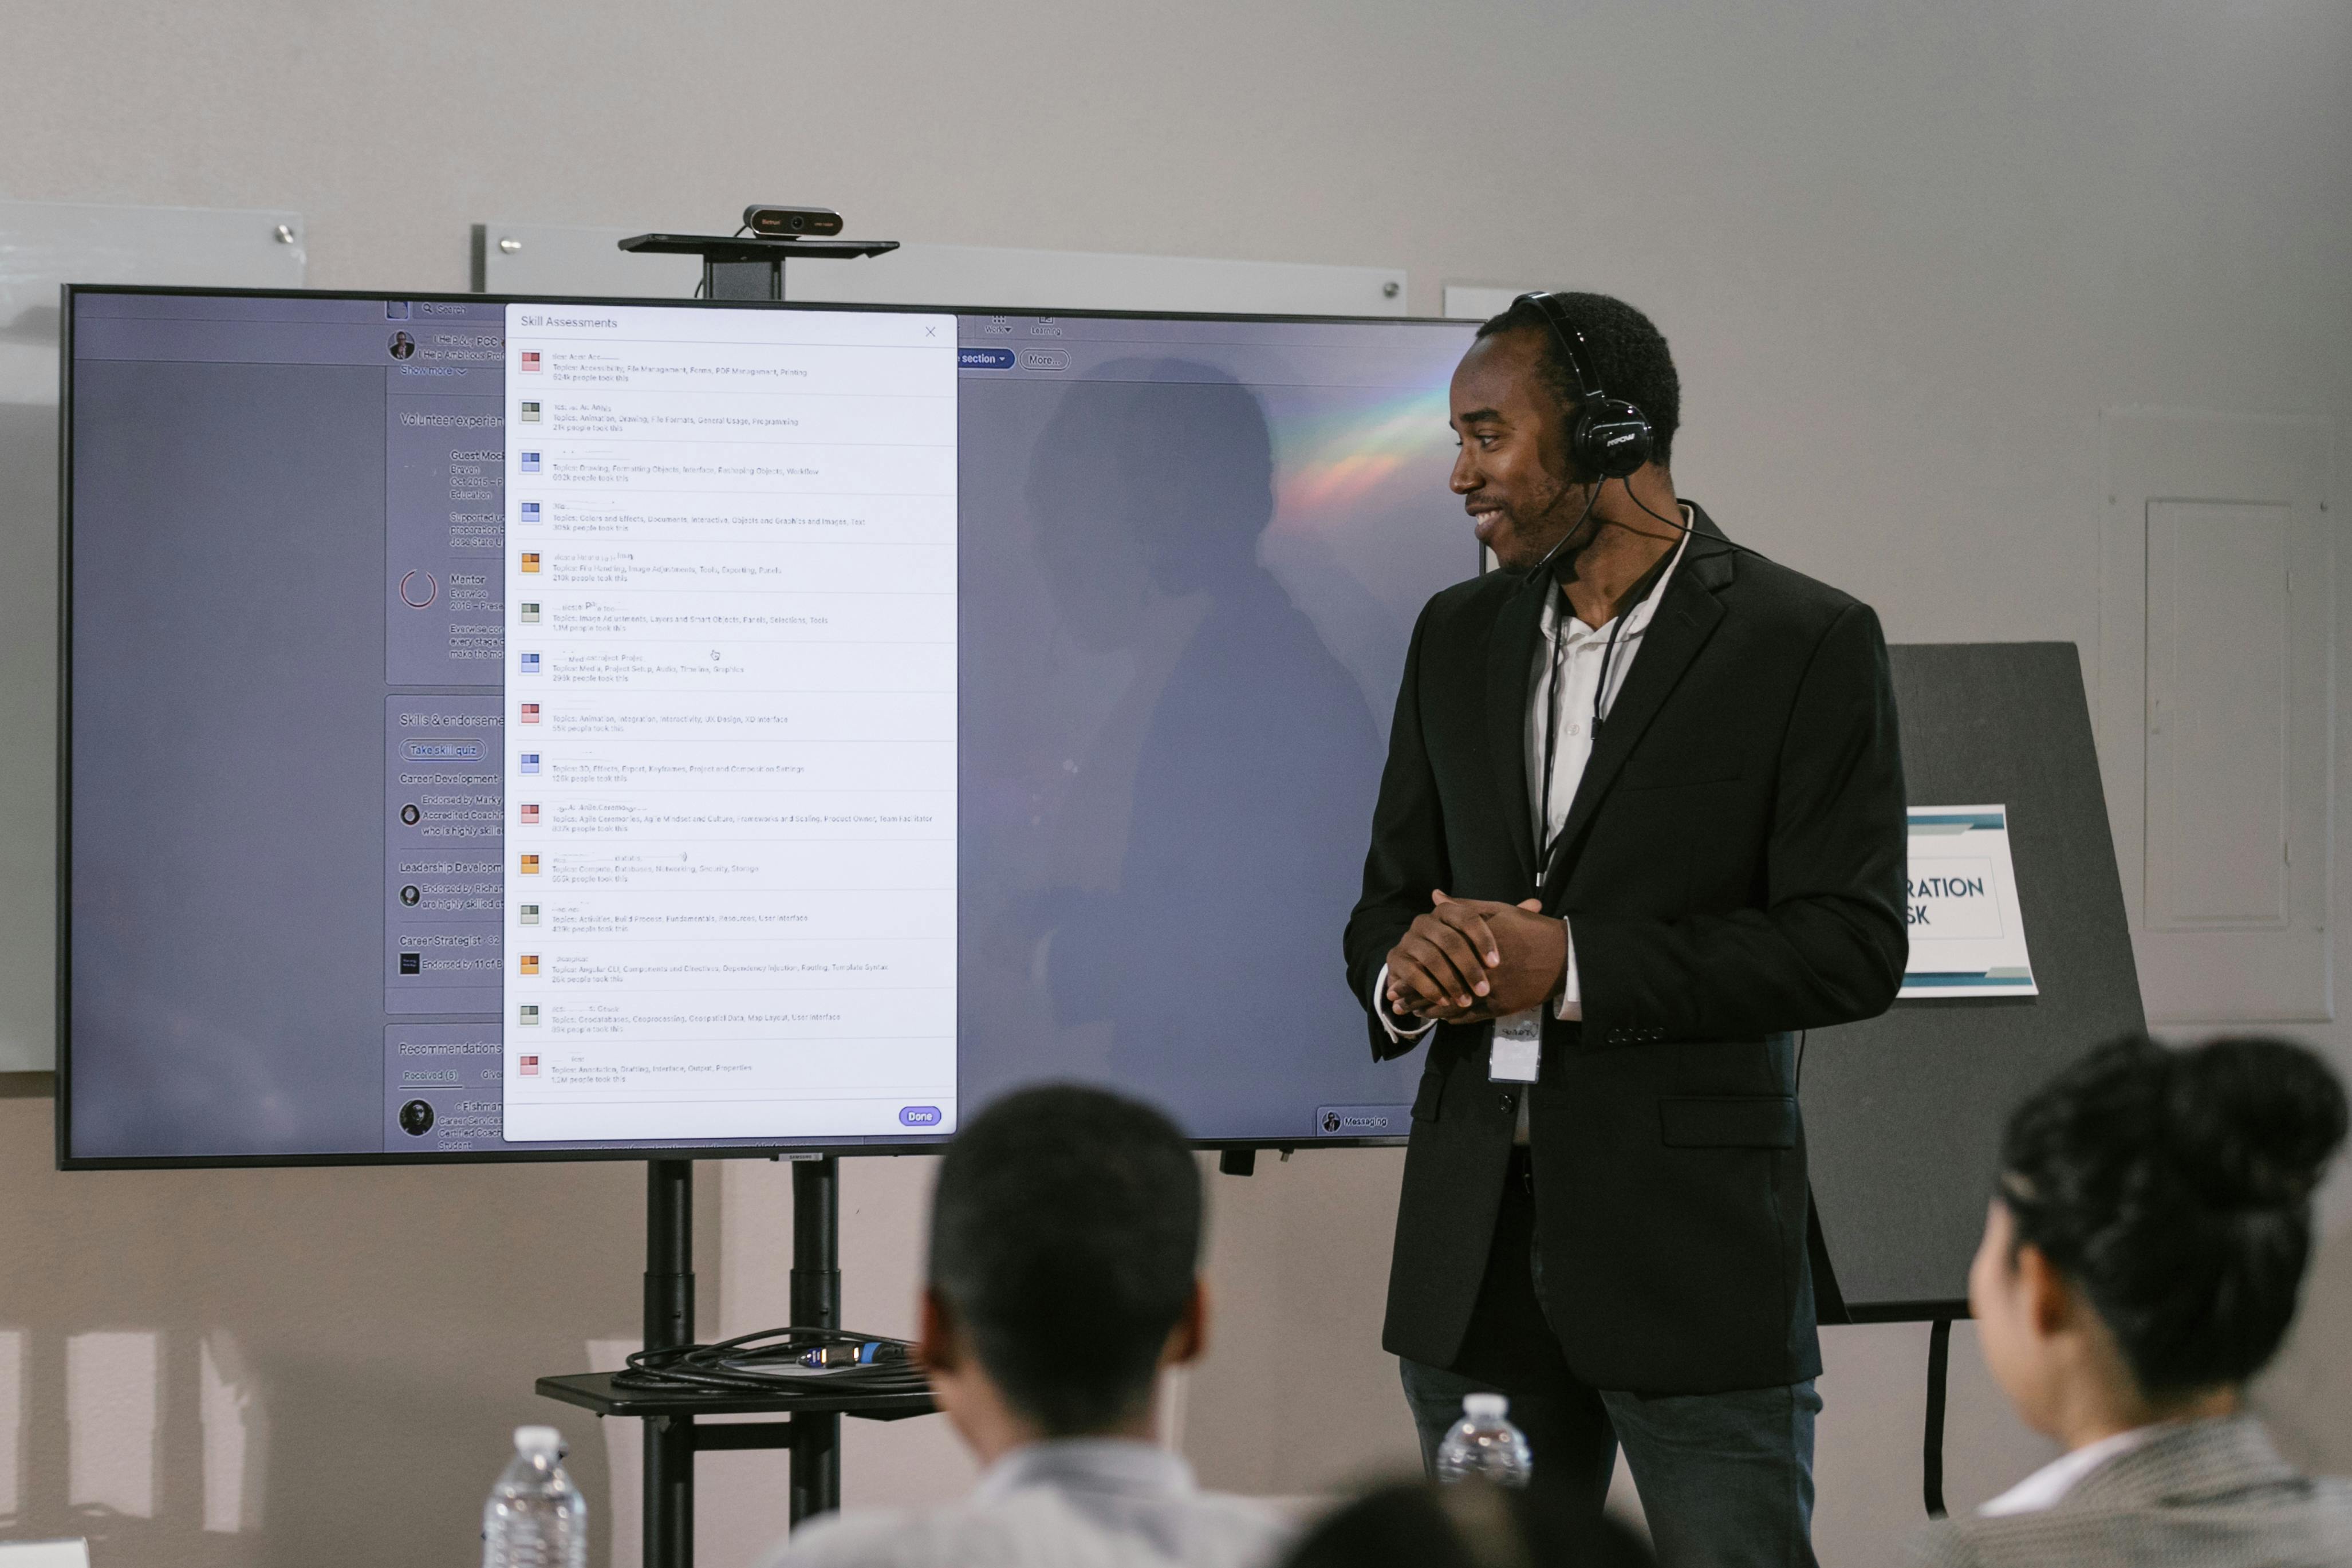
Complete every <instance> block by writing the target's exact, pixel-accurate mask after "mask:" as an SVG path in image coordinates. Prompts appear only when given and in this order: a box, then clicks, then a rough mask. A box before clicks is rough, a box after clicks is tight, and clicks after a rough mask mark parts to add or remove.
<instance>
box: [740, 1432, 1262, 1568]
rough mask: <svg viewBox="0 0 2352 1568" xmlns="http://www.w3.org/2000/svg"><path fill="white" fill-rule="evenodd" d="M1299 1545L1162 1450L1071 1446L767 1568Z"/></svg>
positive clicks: (1085, 1565)
mask: <svg viewBox="0 0 2352 1568" xmlns="http://www.w3.org/2000/svg"><path fill="white" fill-rule="evenodd" d="M1289 1533H1290V1532H1289V1530H1288V1528H1287V1527H1286V1524H1285V1523H1284V1521H1283V1520H1282V1518H1281V1516H1280V1515H1278V1514H1276V1512H1275V1511H1274V1510H1271V1509H1269V1508H1266V1507H1265V1506H1264V1505H1263V1504H1260V1503H1257V1502H1255V1501H1252V1500H1249V1499H1247V1498H1240V1497H1231V1496H1226V1495H1223V1494H1221V1493H1216V1492H1204V1491H1202V1490H1201V1489H1199V1488H1198V1487H1197V1486H1196V1485H1194V1483H1193V1480H1192V1467H1191V1466H1189V1465H1187V1464H1186V1463H1185V1462H1184V1461H1183V1460H1182V1459H1181V1458H1178V1457H1177V1456H1176V1455H1174V1454H1171V1453H1170V1452H1169V1451H1168V1450H1166V1449H1165V1448H1161V1447H1158V1446H1157V1445H1154V1444H1150V1443H1141V1442H1131V1441H1125V1440H1118V1439H1103V1438H1067V1439H1063V1440H1060V1441H1053V1442H1045V1443H1035V1444H1032V1445H1031V1446H1029V1447H1025V1448H1020V1449H1016V1450H1014V1451H1013V1453H1011V1454H1008V1455H1006V1456H1005V1457H1004V1458H1002V1459H1000V1460H998V1461H997V1462H996V1464H995V1465H994V1466H993V1467H992V1468H991V1469H990V1470H989V1472H988V1473H987V1474H986V1475H985V1476H983V1477H982V1478H981V1481H980V1484H979V1485H978V1486H977V1487H975V1488H974V1489H972V1492H971V1496H970V1497H969V1498H967V1499H965V1500H963V1501H962V1502H960V1503H957V1504H954V1505H952V1506H950V1507H948V1508H942V1509H931V1510H897V1509H884V1510H869V1511H864V1512H859V1513H856V1514H837V1515H835V1516H833V1517H830V1518H827V1519H822V1520H815V1521H811V1522H809V1523H807V1524H804V1525H803V1526H802V1527H801V1529H800V1531H798V1532H797V1533H795V1534H794V1535H793V1538H792V1542H791V1545H790V1547H789V1549H788V1550H786V1551H783V1552H777V1553H776V1554H775V1555H773V1556H772V1557H771V1558H769V1559H768V1561H767V1564H766V1568H1258V1565H1259V1564H1263V1563H1270V1562H1272V1560H1273V1558H1274V1556H1275V1554H1276V1552H1278V1551H1279V1550H1280V1549H1281V1547H1282V1546H1283V1545H1284V1543H1285V1542H1286V1540H1287V1539H1288V1536H1289Z"/></svg>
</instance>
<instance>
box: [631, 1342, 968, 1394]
mask: <svg viewBox="0 0 2352 1568" xmlns="http://www.w3.org/2000/svg"><path fill="white" fill-rule="evenodd" d="M914 1351H915V1347H914V1346H913V1345H911V1344H909V1343H908V1342H906V1341H905V1340H894V1339H887V1338H885V1337H884V1336H882V1335H880V1334H860V1333H853V1332H850V1331H846V1330H843V1329H790V1328H787V1329H761V1331H759V1332H757V1333H752V1334H739V1335H737V1336H736V1337H735V1338H733V1339H731V1340H721V1341H720V1342H718V1343H717V1344H710V1345H676V1346H672V1347H670V1348H668V1349H666V1350H651V1351H638V1352H636V1353H635V1354H634V1355H632V1356H630V1357H629V1361H628V1365H627V1367H626V1368H625V1370H623V1371H621V1372H617V1373H614V1374H613V1386H614V1387H615V1388H625V1389H629V1390H631V1391H633V1392H635V1393H639V1394H789V1393H813V1392H814V1391H816V1390H818V1389H823V1390H824V1391H825V1392H826V1393H828V1394H927V1393H929V1390H930V1384H929V1380H927V1379H926V1378H925V1377H924V1376H923V1370H922V1368H921V1367H919V1366H918V1365H917V1364H916V1363H915V1359H914Z"/></svg>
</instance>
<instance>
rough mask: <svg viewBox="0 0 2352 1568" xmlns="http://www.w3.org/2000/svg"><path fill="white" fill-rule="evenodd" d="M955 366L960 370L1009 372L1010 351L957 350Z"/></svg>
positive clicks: (1010, 364)
mask: <svg viewBox="0 0 2352 1568" xmlns="http://www.w3.org/2000/svg"><path fill="white" fill-rule="evenodd" d="M956 365H957V367H958V368H959V369H962V370H1011V369H1012V368H1013V351H1012V350H1011V349H958V350H956Z"/></svg>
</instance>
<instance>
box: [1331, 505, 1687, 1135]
mask: <svg viewBox="0 0 2352 1568" xmlns="http://www.w3.org/2000/svg"><path fill="white" fill-rule="evenodd" d="M1682 511H1683V536H1682V539H1681V541H1680V542H1678V543H1677V544H1675V552H1674V555H1673V556H1672V558H1671V559H1669V560H1668V561H1667V563H1666V569H1665V570H1664V572H1662V573H1660V574H1658V580H1657V582H1656V583H1655V584H1652V586H1651V588H1650V591H1649V592H1648V593H1647V594H1645V595H1643V597H1642V602H1641V603H1640V604H1638V605H1634V606H1633V608H1632V609H1630V610H1628V611H1626V612H1625V613H1624V616H1622V619H1623V621H1624V623H1625V624H1624V626H1623V627H1622V629H1621V630H1618V631H1617V633H1616V638H1617V646H1616V649H1615V651H1614V652H1613V653H1612V652H1610V651H1609V639H1610V632H1611V629H1612V627H1615V626H1616V625H1617V622H1616V621H1615V620H1613V619H1612V620H1608V621H1603V622H1602V623H1601V625H1600V626H1586V625H1585V624H1584V623H1583V622H1582V621H1580V620H1579V619H1577V618H1576V616H1573V615H1571V614H1570V613H1569V612H1568V595H1566V594H1565V593H1552V594H1548V595H1545V596H1544V607H1543V621H1542V628H1543V635H1542V636H1541V637H1539V638H1538V639H1537V643H1536V652H1535V664H1534V668H1533V671H1532V678H1531V679H1529V681H1528V715H1527V726H1526V731H1525V732H1526V737H1527V738H1526V743H1525V747H1524V750H1525V752H1526V757H1527V769H1528V803H1529V804H1530V805H1531V806H1532V807H1533V810H1534V822H1533V826H1534V828H1535V835H1536V853H1537V855H1538V858H1540V857H1541V856H1542V853H1543V850H1544V847H1546V846H1547V845H1549V843H1550V842H1551V838H1552V836H1553V835H1554V834H1556V833H1558V832H1559V829H1560V826H1561V825H1562V824H1564V823H1566V822H1567V820H1568V812H1569V807H1570V805H1574V804H1575V801H1576V787H1577V785H1578V784H1580V783H1582V782H1583V779H1584V768H1585V764H1586V763H1589V762H1591V760H1592V741H1593V724H1592V717H1593V712H1594V710H1595V696H1596V694H1598V698H1599V703H1598V707H1599V711H1600V714H1601V718H1602V719H1603V720H1606V719H1607V718H1608V716H1609V710H1610V709H1611V708H1612V706H1614V705H1615V703H1616V701H1617V694H1618V693H1619V692H1621V691H1622V690H1623V689H1625V675H1626V672H1627V671H1628V670H1631V669H1632V668H1633V658H1634V656H1635V655H1637V654H1639V653H1640V652H1641V651H1642V644H1643V641H1644V640H1645V639H1646V634H1647V633H1648V632H1649V629H1650V623H1651V622H1652V621H1653V620H1654V619H1655V618H1656V616H1657V613H1658V605H1660V604H1661V603H1662V602H1663V601H1664V598H1665V595H1666V584H1668V583H1671V582H1673V581H1674V576H1675V572H1676V571H1677V570H1679V569H1680V567H1681V566H1682V560H1683V553H1684V552H1685V551H1686V550H1688V549H1689V548H1690V540H1691V533H1692V532H1693V531H1695V530H1696V527H1697V520H1696V518H1694V517H1692V516H1691V510H1690V508H1688V507H1685V508H1683V509H1682ZM1604 655H1605V656H1606V657H1607V661H1608V665H1609V668H1608V671H1607V678H1608V681H1609V689H1608V690H1607V691H1605V692H1602V691H1600V690H1599V688H1600V684H1601V678H1602V670H1601V662H1602V658H1603V656H1604ZM1555 659H1557V661H1558V663H1559V690H1558V691H1557V692H1555V691H1554V689H1553V680H1552V666H1553V663H1554V662H1555ZM1555 700H1557V701H1558V703H1559V709H1558V710H1557V711H1556V712H1553V711H1552V710H1551V705H1552V703H1553V702H1554V701H1555ZM1547 714H1549V716H1550V717H1551V719H1552V721H1553V722H1554V723H1555V724H1556V725H1557V726H1558V730H1557V739H1556V740H1555V741H1554V742H1553V752H1552V764H1551V790H1550V793H1549V796H1548V797H1547V795H1546V794H1545V791H1544V787H1543V775H1544V739H1545V736H1544V729H1545V720H1546V717H1547ZM1562 923H1563V924H1566V923H1567V922H1566V921H1563V922H1562ZM1388 993H1389V968H1388V965H1387V964H1385V963H1383V964H1382V965H1381V973H1380V974H1379V976H1378V977H1377V978H1376V979H1375V980H1374V981H1373V982H1372V1013H1373V1016H1376V1017H1378V1018H1379V1019H1380V1021H1381V1028H1383V1029H1385V1030H1387V1031H1388V1034H1389V1037H1390V1038H1391V1039H1392V1040H1396V1041H1398V1042H1400V1043H1402V1042H1403V1041H1405V1040H1417V1039H1419V1038H1420V1037H1422V1036H1423V1035H1425V1034H1427V1033H1428V1032H1429V1030H1430V1028H1431V1026H1433V1023H1434V1022H1435V1020H1433V1019H1423V1020H1422V1022H1421V1023H1420V1024H1419V1025H1418V1026H1416V1027H1413V1028H1410V1029H1403V1028H1399V1027H1398V1026H1397V1023H1396V1014H1395V1013H1394V1012H1393V1011H1392V1010H1391V1008H1390V1006H1389V1003H1388ZM1531 1011H1532V1009H1531ZM1552 1012H1553V1015H1554V1016H1556V1017H1560V1018H1581V1017H1583V1016H1584V988H1583V984H1582V977H1581V976H1580V975H1579V974H1578V973H1577V968H1576V932H1575V931H1574V929H1573V928H1572V927H1571V928H1570V931H1569V932H1568V973H1567V976H1566V978H1565V980H1564V982H1563V983H1562V984H1561V986H1560V993H1559V996H1558V997H1556V998H1554V1000H1553V1003H1552ZM1515 1016H1517V1015H1515ZM1503 1022H1504V1021H1503V1020H1497V1021H1496V1027H1497V1028H1500V1027H1501V1026H1502V1024H1503ZM1527 1129H1528V1097H1526V1096H1524V1095H1523V1096H1521V1097H1520V1100H1519V1131H1518V1139H1519V1142H1527Z"/></svg>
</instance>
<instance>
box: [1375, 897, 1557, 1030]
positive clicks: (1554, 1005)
mask: <svg viewBox="0 0 2352 1568" xmlns="http://www.w3.org/2000/svg"><path fill="white" fill-rule="evenodd" d="M1559 929H1560V932H1561V934H1562V935H1563V936H1565V937H1566V938H1567V939H1568V973H1567V974H1566V975H1565V976H1564V977H1562V979H1561V981H1560V984H1559V998H1558V999H1557V1000H1556V1001H1554V1002H1553V1003H1552V1005H1551V1016H1553V1017H1555V1018H1572V1019H1581V1018H1582V1017H1583V1016H1584V983H1583V981H1582V980H1581V979H1580V977H1579V976H1578V974H1577V973H1576V931H1575V929H1574V928H1573V927H1571V926H1570V924H1569V922H1568V920H1567V918H1566V917H1565V916H1563V917H1562V918H1561V920H1560V922H1559ZM1387 974H1388V971H1387V970H1385V969H1384V970H1382V971H1381V975H1382V977H1383V980H1385V977H1386V976H1387Z"/></svg>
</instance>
